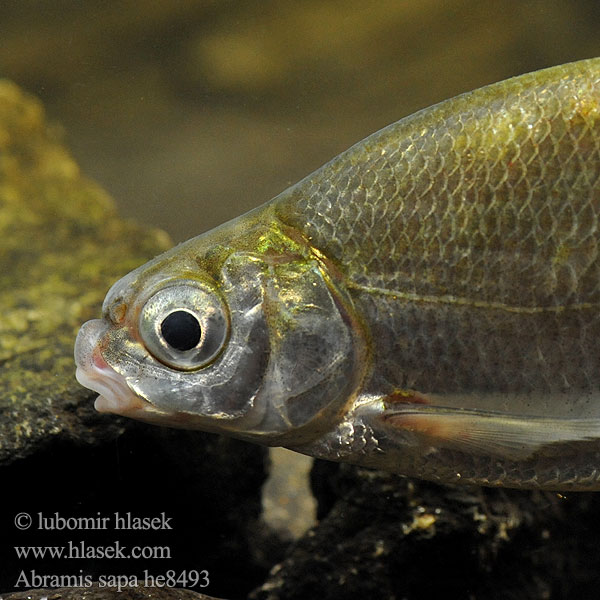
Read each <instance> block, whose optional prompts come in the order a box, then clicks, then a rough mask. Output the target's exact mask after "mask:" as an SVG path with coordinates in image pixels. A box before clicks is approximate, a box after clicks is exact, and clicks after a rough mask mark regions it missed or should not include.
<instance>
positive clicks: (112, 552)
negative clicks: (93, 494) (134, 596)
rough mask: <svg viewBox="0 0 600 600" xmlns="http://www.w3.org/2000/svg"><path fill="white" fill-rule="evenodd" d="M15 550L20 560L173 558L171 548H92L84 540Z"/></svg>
mask: <svg viewBox="0 0 600 600" xmlns="http://www.w3.org/2000/svg"><path fill="white" fill-rule="evenodd" d="M14 548H15V552H16V554H17V557H18V558H19V559H25V558H37V559H41V558H54V559H61V558H62V559H71V560H72V559H80V558H94V559H101V558H109V559H113V558H129V559H131V558H133V559H137V558H144V559H152V558H158V559H168V558H171V549H170V548H169V546H133V547H132V548H131V549H128V547H127V546H122V545H121V543H120V542H119V540H116V541H115V542H114V544H110V545H108V546H90V545H88V544H86V543H85V542H84V541H83V540H82V541H79V542H74V541H72V540H69V541H68V542H67V544H66V545H65V546H15V547H14Z"/></svg>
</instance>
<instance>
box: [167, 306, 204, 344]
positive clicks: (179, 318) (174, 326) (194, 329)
mask: <svg viewBox="0 0 600 600" xmlns="http://www.w3.org/2000/svg"><path fill="white" fill-rule="evenodd" d="M160 330H161V332H162V335H163V338H164V339H165V342H167V344H169V346H171V347H172V348H175V349H176V350H182V351H184V350H191V349H192V348H195V347H196V346H197V345H198V342H199V341H200V335H201V334H202V330H201V329H200V323H198V319H196V317H194V315H191V314H190V313H189V312H186V311H185V310H176V311H175V312H172V313H171V314H170V315H169V316H168V317H166V318H165V320H164V321H163V322H162V324H161V326H160Z"/></svg>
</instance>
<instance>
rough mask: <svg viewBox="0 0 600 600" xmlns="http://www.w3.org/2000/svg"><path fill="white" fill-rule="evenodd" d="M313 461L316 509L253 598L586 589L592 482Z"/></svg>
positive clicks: (586, 593)
mask: <svg viewBox="0 0 600 600" xmlns="http://www.w3.org/2000/svg"><path fill="white" fill-rule="evenodd" d="M333 469H334V471H336V473H332V465H331V464H330V463H323V462H319V461H318V462H317V463H316V466H315V472H314V478H315V480H316V481H317V482H318V485H317V486H316V490H317V495H318V498H319V500H320V505H321V506H322V507H323V512H322V513H321V517H322V520H321V521H320V523H319V525H318V526H317V527H315V528H314V529H313V530H311V531H310V532H309V533H308V534H307V535H306V536H305V537H304V538H302V539H301V540H300V541H299V542H298V543H297V544H296V545H295V546H294V547H293V548H291V549H290V551H289V553H288V555H287V557H286V559H285V560H284V561H283V562H282V563H280V564H279V565H277V566H276V567H275V568H273V569H272V571H271V574H270V577H269V578H268V579H267V581H266V583H265V584H264V585H263V586H262V588H260V589H258V590H256V591H255V592H254V593H253V594H252V595H251V598H252V599H253V600H279V599H282V600H283V599H285V600H294V599H296V598H297V599H304V598H315V597H318V598H320V599H321V600H329V599H337V598H344V600H351V599H354V598H357V599H358V598H361V599H362V598H380V599H382V600H383V599H390V600H391V599H400V598H402V599H406V600H416V599H419V600H420V599H429V598H444V599H451V598H469V599H473V600H475V599H486V600H493V599H508V598H510V599H527V600H532V599H540V600H541V599H547V598H566V597H569V598H571V597H572V598H583V597H586V598H587V597H594V596H593V593H594V592H595V589H596V587H597V573H598V569H599V567H600V559H598V558H596V557H597V553H596V551H595V546H596V541H595V540H597V538H598V533H599V531H598V525H597V522H598V521H597V518H596V516H595V515H597V511H598V509H599V508H600V503H599V497H598V495H597V494H591V493H587V494H586V493H581V494H568V495H567V496H563V495H561V494H552V493H543V492H531V491H519V490H501V489H491V488H467V487H456V488H453V487H443V486H437V485H434V484H431V483H427V482H422V481H415V480H409V479H404V478H401V477H398V476H395V475H391V474H388V473H381V472H376V471H369V470H366V469H359V468H355V467H352V466H350V465H341V466H339V467H335V466H334V467H333Z"/></svg>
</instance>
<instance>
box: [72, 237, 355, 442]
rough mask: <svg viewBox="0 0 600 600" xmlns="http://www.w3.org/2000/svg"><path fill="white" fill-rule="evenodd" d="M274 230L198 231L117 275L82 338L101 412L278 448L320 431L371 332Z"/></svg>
mask: <svg viewBox="0 0 600 600" xmlns="http://www.w3.org/2000/svg"><path fill="white" fill-rule="evenodd" d="M273 235H275V234H273V233H272V232H271V231H270V230H267V233H263V235H262V236H257V235H252V236H249V237H250V240H245V241H244V240H242V241H240V240H239V239H236V238H239V237H241V238H243V237H244V236H235V235H231V236H229V237H228V238H227V240H226V241H224V240H223V239H222V236H221V234H219V235H218V236H217V237H218V238H219V239H215V235H210V234H207V235H205V236H199V237H198V238H194V239H193V240H190V241H189V242H186V243H185V244H182V245H180V246H178V247H175V248H174V249H172V250H170V251H169V252H167V253H165V254H164V255H161V256H159V257H157V258H155V259H154V260H153V261H151V262H150V263H147V264H146V265H144V266H142V267H140V268H138V269H136V270H135V271H132V272H131V273H129V274H128V275H126V276H125V277H124V278H122V279H121V280H120V281H118V282H117V283H115V284H114V285H113V287H112V288H111V289H110V291H109V292H108V294H107V296H106V299H105V301H104V305H103V310H102V318H101V319H94V320H92V321H88V322H87V323H85V324H84V325H83V326H82V327H81V330H80V331H79V334H78V336H77V340H76V344H75V361H76V364H77V373H76V376H77V379H78V381H79V382H80V383H81V384H82V385H84V386H86V387H88V388H90V389H92V390H95V391H97V392H98V393H99V394H100V396H99V397H98V399H97V400H96V403H95V406H96V409H97V410H98V411H100V412H109V413H115V414H118V415H123V416H127V417H131V418H135V419H140V420H143V421H148V422H151V423H156V424H162V425H167V426H175V427H184V428H190V429H201V430H204V431H212V432H217V433H228V434H230V435H233V436H235V437H239V438H243V439H251V440H253V441H259V442H262V443H265V444H271V445H279V444H281V445H284V444H286V443H293V444H298V443H304V442H305V441H307V440H310V439H314V438H315V437H318V436H319V435H321V434H322V432H323V431H324V430H326V429H327V428H328V427H329V425H328V422H329V421H330V418H331V416H332V415H333V416H335V415H337V414H342V413H343V412H344V406H345V405H346V403H347V402H348V401H349V398H350V397H351V396H352V391H353V389H354V388H355V387H356V386H357V385H358V380H359V379H360V374H361V373H362V370H363V366H364V344H363V336H362V333H361V331H360V327H359V326H358V324H357V323H358V321H357V320H356V319H355V318H354V317H353V310H352V308H351V302H350V300H349V299H348V297H347V296H346V295H345V294H344V293H343V292H342V291H340V289H339V288H338V286H336V284H335V283H334V282H333V280H332V278H331V277H330V275H329V273H328V272H327V270H326V268H325V266H324V264H323V263H322V261H320V260H319V259H318V258H317V257H316V256H315V255H314V254H310V253H309V252H307V251H305V250H302V251H301V252H299V251H298V244H297V242H291V241H290V240H288V242H289V247H285V244H283V245H282V241H281V240H282V237H283V238H285V236H282V235H281V234H280V233H279V234H277V238H278V239H277V242H276V243H274V242H273V243H270V242H269V241H268V239H270V238H272V237H273ZM226 237H227V236H226ZM246 237H248V236H246ZM229 239H232V240H233V241H228V240H229ZM286 239H287V238H286ZM266 240H267V241H266ZM271 241H272V240H271Z"/></svg>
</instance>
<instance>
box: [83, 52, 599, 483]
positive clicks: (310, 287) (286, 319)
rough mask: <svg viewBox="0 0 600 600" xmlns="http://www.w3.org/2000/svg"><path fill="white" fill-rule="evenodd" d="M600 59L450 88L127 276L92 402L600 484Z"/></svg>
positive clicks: (102, 323) (514, 479) (116, 297)
mask: <svg viewBox="0 0 600 600" xmlns="http://www.w3.org/2000/svg"><path fill="white" fill-rule="evenodd" d="M599 217H600V58H592V59H588V60H582V61H578V62H573V63H570V64H566V65H561V66H556V67H552V68H548V69H544V70H540V71H536V72H533V73H529V74H525V75H521V76H518V77H515V78H512V79H508V80H506V81H503V82H499V83H495V84H492V85H489V86H486V87H483V88H480V89H478V90H475V91H472V92H468V93H465V94H462V95H460V96H457V97H456V98H453V99H450V100H446V101H443V102H441V103H439V104H436V105H434V106H432V107H429V108H426V109H423V110H421V111H419V112H417V113H415V114H413V115H411V116H408V117H405V118H403V119H401V120H400V121H398V122H396V123H394V124H392V125H389V126H387V127H385V128H384V129H382V130H380V131H378V132H376V133H374V134H372V135H371V136H369V137H367V138H366V139H364V140H363V141H361V142H359V143H357V144H355V145H354V146H352V147H351V148H350V149H348V150H347V151H345V152H343V153H342V154H340V155H339V156H337V157H335V158H334V159H333V160H331V161H330V162H328V163H327V164H325V165H324V166H323V167H321V168H320V169H318V170H317V171H315V172H314V173H312V174H310V175H308V176H307V177H305V178H304V179H303V180H301V181H300V182H299V183H297V184H296V185H293V186H292V187H290V188H289V189H287V190H285V191H284V192H282V193H281V194H279V195H278V196H276V197H275V198H273V199H272V200H271V201H269V202H267V203H266V204H264V205H262V206H259V207H258V208H255V209H253V210H251V211H250V212H248V213H246V214H245V215H242V216H240V217H237V218H235V219H233V220H232V221H229V222H227V223H225V224H223V225H220V226H219V227H217V228H215V229H213V230H211V231H208V232H206V233H203V234H202V235H199V236H198V237H195V238H193V239H191V240H188V241H187V242H184V243H182V244H180V245H178V246H175V247H174V248H172V249H171V250H169V251H167V252H166V253H164V254H162V255H160V256H158V257H156V258H154V259H153V260H151V261H150V262H148V263H147V264H145V265H143V266H141V267H139V268H137V269H136V270H134V271H132V272H131V273H129V274H127V275H125V276H124V277H123V278H122V279H121V280H119V281H117V282H116V283H115V284H114V285H113V286H112V288H111V289H110V290H109V292H108V294H107V296H106V299H105V301H104V304H103V307H102V318H101V319H94V320H91V321H88V322H87V323H85V324H83V326H82V327H81V329H80V331H79V333H78V335H77V340H76V343H75V362H76V365H77V371H76V377H77V379H78V381H79V382H80V383H81V384H82V385H83V386H85V387H87V388H90V389H91V390H94V391H96V392H97V393H98V394H100V395H99V397H98V398H97V400H96V401H95V407H96V409H97V410H98V411H100V412H103V413H113V414H116V415H122V416H126V417H130V418H134V419H140V420H143V421H146V422H149V423H154V424H158V425H165V426H170V427H182V428H189V429H199V430H203V431H207V432H213V433H219V434H224V435H229V436H233V437H237V438H240V439H242V440H246V441H251V442H256V443H259V444H263V445H267V446H283V447H286V448H290V449H292V450H295V451H297V452H300V453H303V454H307V455H310V456H313V457H317V458H323V459H329V460H334V461H340V462H348V463H354V464H357V465H361V466H363V467H370V468H374V469H381V470H386V471H391V472H394V473H398V474H400V475H403V476H407V477H417V478H422V479H426V480H429V481H433V482H437V483H441V484H476V485H484V486H502V487H512V488H523V489H545V490H558V491H569V490H598V489H600V255H599V252H600V227H599V223H600V221H599Z"/></svg>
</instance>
